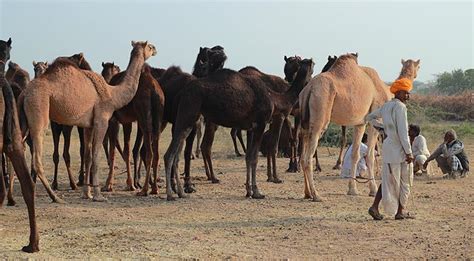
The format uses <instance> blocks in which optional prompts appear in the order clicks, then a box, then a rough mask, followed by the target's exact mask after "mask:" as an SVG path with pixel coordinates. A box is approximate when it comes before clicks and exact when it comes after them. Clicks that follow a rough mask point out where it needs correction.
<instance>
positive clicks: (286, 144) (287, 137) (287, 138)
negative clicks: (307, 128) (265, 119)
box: [260, 118, 293, 165]
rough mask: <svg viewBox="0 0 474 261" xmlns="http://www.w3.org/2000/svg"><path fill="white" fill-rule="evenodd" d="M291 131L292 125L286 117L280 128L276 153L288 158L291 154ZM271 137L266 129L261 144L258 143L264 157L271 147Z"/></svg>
mask: <svg viewBox="0 0 474 261" xmlns="http://www.w3.org/2000/svg"><path fill="white" fill-rule="evenodd" d="M292 131H293V127H292V126H291V122H290V120H289V119H288V118H286V119H285V121H284V122H283V126H282V128H281V133H280V138H279V142H278V151H277V154H279V155H281V156H282V157H286V158H289V157H290V155H291V139H292V137H291V135H292ZM271 138H272V137H271V136H270V130H267V131H265V132H264V133H263V137H262V144H261V145H260V152H261V153H262V155H263V156H265V157H266V156H267V155H268V153H269V150H270V149H271V144H272V143H273V142H272V141H271ZM267 165H270V164H267Z"/></svg>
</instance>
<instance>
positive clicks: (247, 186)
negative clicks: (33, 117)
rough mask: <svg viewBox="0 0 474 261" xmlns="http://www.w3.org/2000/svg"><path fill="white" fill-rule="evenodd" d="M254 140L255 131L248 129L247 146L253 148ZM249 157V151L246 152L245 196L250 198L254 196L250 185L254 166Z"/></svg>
mask: <svg viewBox="0 0 474 261" xmlns="http://www.w3.org/2000/svg"><path fill="white" fill-rule="evenodd" d="M252 141H253V131H251V130H249V131H247V148H252ZM249 157H250V153H249V151H247V153H245V168H246V174H247V175H246V179H245V190H246V194H245V197H247V198H250V197H251V196H252V187H251V186H250V182H251V181H250V180H251V172H252V168H251V165H250V164H249V161H250V160H249Z"/></svg>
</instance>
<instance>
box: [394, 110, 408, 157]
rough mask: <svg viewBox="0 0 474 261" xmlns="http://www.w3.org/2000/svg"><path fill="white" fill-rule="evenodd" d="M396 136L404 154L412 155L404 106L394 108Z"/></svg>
mask: <svg viewBox="0 0 474 261" xmlns="http://www.w3.org/2000/svg"><path fill="white" fill-rule="evenodd" d="M395 117H396V121H397V122H396V124H397V134H398V138H399V139H400V143H401V144H402V147H403V150H404V151H405V154H412V151H411V146H410V139H409V138H408V121H407V108H406V107H405V106H397V107H396V115H395Z"/></svg>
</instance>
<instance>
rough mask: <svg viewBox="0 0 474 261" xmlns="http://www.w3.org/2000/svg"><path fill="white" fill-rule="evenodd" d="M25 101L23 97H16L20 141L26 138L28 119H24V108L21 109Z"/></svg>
mask: <svg viewBox="0 0 474 261" xmlns="http://www.w3.org/2000/svg"><path fill="white" fill-rule="evenodd" d="M24 100H25V96H23V95H20V96H18V101H17V102H18V105H17V106H18V107H17V108H18V114H19V115H18V117H19V120H20V129H21V136H22V139H26V137H27V136H28V119H27V118H26V113H25V108H24V107H23V103H24Z"/></svg>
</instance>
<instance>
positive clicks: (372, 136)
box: [367, 126, 379, 197]
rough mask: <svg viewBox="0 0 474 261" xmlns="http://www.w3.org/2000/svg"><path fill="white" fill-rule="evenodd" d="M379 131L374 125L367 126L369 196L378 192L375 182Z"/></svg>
mask: <svg viewBox="0 0 474 261" xmlns="http://www.w3.org/2000/svg"><path fill="white" fill-rule="evenodd" d="M378 135H379V132H378V131H377V130H375V129H374V128H373V127H371V126H369V127H368V128H367V147H368V149H369V151H368V154H367V159H368V161H367V169H368V173H369V190H370V192H369V196H372V197H374V196H375V194H376V193H377V185H376V184H375V178H374V173H375V168H376V164H375V145H376V144H377V140H378Z"/></svg>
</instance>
